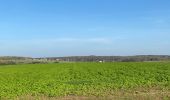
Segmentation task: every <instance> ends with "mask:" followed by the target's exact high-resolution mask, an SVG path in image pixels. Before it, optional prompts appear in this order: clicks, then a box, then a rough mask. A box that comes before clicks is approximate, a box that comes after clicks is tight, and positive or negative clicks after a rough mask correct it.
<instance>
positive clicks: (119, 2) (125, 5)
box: [0, 0, 170, 57]
mask: <svg viewBox="0 0 170 100" xmlns="http://www.w3.org/2000/svg"><path fill="white" fill-rule="evenodd" d="M169 5H170V1H169V0H0V56H30V57H47V56H50V57H52V56H72V55H76V56H79V55H145V54H146V55H147V54H153V55H160V54H161V55H170V6H169Z"/></svg>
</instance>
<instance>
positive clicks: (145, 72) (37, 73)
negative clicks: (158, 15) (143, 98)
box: [0, 62, 170, 99]
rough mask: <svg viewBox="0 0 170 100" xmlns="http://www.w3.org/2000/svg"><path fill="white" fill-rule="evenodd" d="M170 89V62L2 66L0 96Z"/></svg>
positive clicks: (163, 91) (165, 91) (160, 91)
mask: <svg viewBox="0 0 170 100" xmlns="http://www.w3.org/2000/svg"><path fill="white" fill-rule="evenodd" d="M155 91H156V93H155ZM169 92H170V63H169V62H128V63H125V62H124V63H57V64H26V65H5V66H0V98H22V96H29V97H51V98H58V97H59V98H60V97H61V98H62V97H67V96H71V97H75V96H76V97H84V96H85V97H90V96H97V97H98V96H103V97H104V96H108V97H110V96H121V95H131V94H134V95H136V94H142V93H146V94H147V93H155V94H158V95H160V94H167V95H165V97H163V98H170V97H169ZM122 93H123V94H122ZM150 95H151V94H150ZM148 96H149V95H148ZM161 96H162V95H161ZM61 98H60V99H61Z"/></svg>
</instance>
